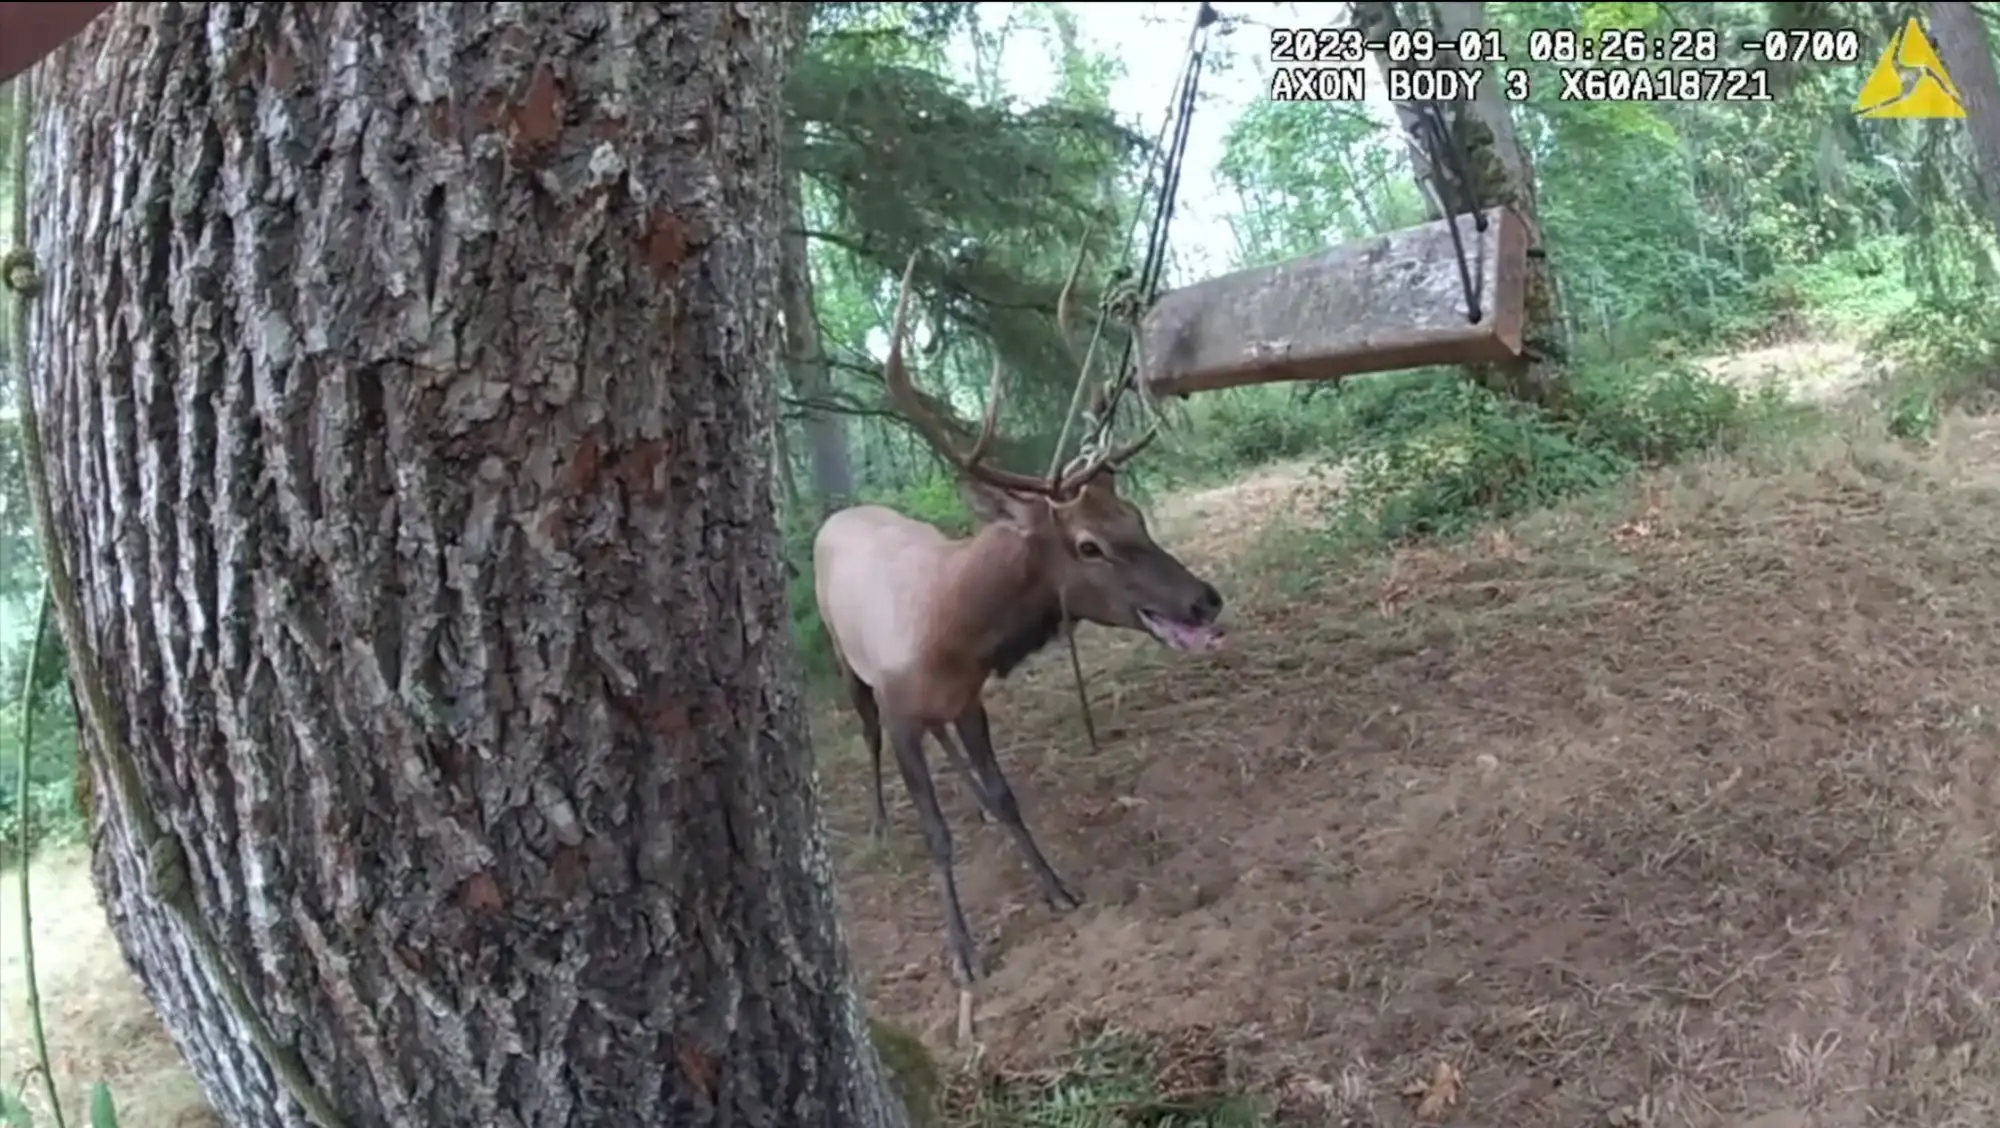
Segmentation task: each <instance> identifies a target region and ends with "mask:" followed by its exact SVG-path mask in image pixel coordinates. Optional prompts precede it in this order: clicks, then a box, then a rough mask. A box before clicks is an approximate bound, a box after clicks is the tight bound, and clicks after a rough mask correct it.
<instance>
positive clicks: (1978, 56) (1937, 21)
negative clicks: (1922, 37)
mask: <svg viewBox="0 0 2000 1128" xmlns="http://www.w3.org/2000/svg"><path fill="white" fill-rule="evenodd" d="M1924 11H1925V15H1927V16H1929V17H1930V30H1931V42H1932V44H1934V45H1935V46H1936V47H1937V53H1938V61H1939V62H1941V63H1943V64H1944V69H1945V72H1946V73H1948V74H1950V75H1951V81H1952V84H1953V85H1955V86H1957V87H1958V96H1959V100H1960V101H1961V102H1963V103H1964V105H1965V128H1966V131H1967V136H1968V138H1969V140H1970V141H1971V142H1972V155H1973V166H1974V169H1975V170H1976V174H1977V175H1976V176H1975V180H1976V181H1977V185H1978V188H1979V201H1980V206H1981V208H1982V209H1983V210H1984V211H1985V213H1986V221H1987V222H1988V223H1991V224H1993V225H1994V229H1995V230H1996V231H2000V75H1996V74H1995V71H1994V67H1993V49H1992V47H1991V46H1990V45H1989V44H1988V42H1987V39H1986V23H1985V21H1984V20H1982V19H1980V18H1979V12H1978V11H1977V10H1976V9H1974V8H1973V6H1972V5H1970V4H1957V3H1953V4H1925V5H1924Z"/></svg>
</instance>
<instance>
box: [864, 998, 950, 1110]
mask: <svg viewBox="0 0 2000 1128" xmlns="http://www.w3.org/2000/svg"><path fill="white" fill-rule="evenodd" d="M868 1038H869V1041H871V1042H873V1043H874V1045H875V1053H876V1055H877V1056H879V1057H880V1058H881V1059H882V1067H883V1068H884V1069H886V1070H888V1071H889V1084H890V1087H891V1088H892V1089H893V1090H894V1091H895V1093H896V1096H897V1097H898V1098H899V1099H901V1100H902V1102H903V1108H904V1109H905V1110H907V1111H908V1112H909V1114H910V1128H936V1125H937V1124H938V1123H939V1120H938V1117H939V1115H940V1112H941V1110H940V1108H939V1100H940V1098H941V1097H942V1096H943V1093H944V1079H943V1076H942V1075H941V1074H940V1072H939V1071H938V1065H937V1059H936V1058H935V1057H933V1056H932V1055H931V1052H930V1049H929V1048H928V1047H926V1046H925V1045H924V1043H923V1039H921V1038H918V1037H917V1036H916V1035H915V1034H912V1033H910V1032H909V1031H908V1030H905V1029H903V1028H902V1027H900V1026H897V1025H896V1024H894V1023H892V1022H886V1021H884V1020H882V1019H879V1018H871V1019H869V1020H868Z"/></svg>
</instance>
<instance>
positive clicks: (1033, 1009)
mask: <svg viewBox="0 0 2000 1128" xmlns="http://www.w3.org/2000/svg"><path fill="white" fill-rule="evenodd" d="M1978 466H1984V467H1986V469H1984V470H1978V469H1975V467H1978ZM1274 478H1284V479H1286V480H1288V481H1294V482H1296V481H1297V480H1298V475H1297V474H1296V473H1293V472H1289V471H1281V472H1279V473H1278V474H1276V475H1274ZM1260 488H1261V489H1262V496H1265V497H1266V498H1267V500H1270V501H1271V502H1272V504H1273V507H1274V508H1273V510H1266V511H1264V512H1263V513H1262V514H1261V515H1253V514H1252V513H1251V508H1252V507H1250V506H1248V505H1245V504H1240V503H1239V502H1240V498H1241V496H1242V495H1245V494H1257V493H1258V491H1259V489H1260ZM1295 498H1296V494H1295V493H1292V492H1288V491H1287V489H1285V488H1279V487H1278V486H1277V485H1274V484H1271V483H1268V482H1267V484H1266V487H1251V488H1249V489H1247V490H1239V493H1238V494H1231V495H1218V496H1217V497H1212V498H1210V499H1209V502H1208V503H1205V504H1204V503H1197V504H1195V505H1193V506H1192V507H1183V508H1182V509H1180V510H1178V511H1177V512H1179V513H1181V514H1183V515H1185V514H1186V513H1188V512H1192V511H1193V510H1199V509H1203V508H1207V509H1208V510H1210V511H1214V510H1217V509H1226V511H1227V512H1229V513H1231V514H1233V515H1234V517H1233V521H1234V523H1235V524H1236V525H1240V526H1244V527H1245V528H1250V527H1255V526H1258V525H1262V526H1263V527H1270V526H1272V525H1274V524H1280V523H1282V522H1283V521H1284V520H1285V514H1286V513H1287V512H1288V511H1289V507H1291V506H1292V505H1294V504H1295V503H1296V502H1295ZM1218 501H1226V502H1229V503H1230V504H1228V505H1226V506H1220V505H1217V504H1216V503H1217V502H1218ZM1996 502H2000V426H1994V425H1991V424H1988V423H1986V422H1984V421H1974V420H1959V421H1955V422H1954V423H1953V424H1952V425H1951V427H1950V428H1948V429H1947V432H1946V434H1945V436H1944V438H1943V440H1942V441H1941V442H1940V444H1939V447H1938V448H1937V450H1936V451H1935V452H1934V453H1932V454H1930V455H1926V456H1912V455H1909V454H1907V453H1903V452H1899V451H1898V450H1895V449H1892V448H1881V449H1878V448H1875V447H1872V446H1869V445H1867V444H1862V445H1859V446H1856V445H1852V444H1846V443H1832V444H1829V445H1828V446H1827V448H1826V449H1823V450H1820V451H1817V452H1813V453H1812V454H1811V455H1810V456H1807V455H1800V456H1797V457H1793V458H1789V459H1787V460H1786V462H1785V465H1782V466H1758V467H1744V466H1741V465H1734V464H1716V465H1711V466H1706V467H1700V468H1694V469H1688V470H1684V471H1681V472H1678V473H1677V474H1675V475H1673V476H1672V477H1671V478H1670V479H1663V480H1661V481H1659V482H1657V483H1656V484H1655V486H1654V487H1653V488H1652V489H1650V490H1649V491H1647V492H1646V493H1645V494H1644V495H1643V496H1640V497H1636V498H1634V499H1633V501H1632V502H1631V504H1630V505H1629V506H1627V507H1626V508H1625V510H1624V511H1622V512H1617V513H1608V514H1603V515H1602V516H1589V515H1586V514H1584V513H1582V512H1567V513H1557V514H1548V515H1544V516H1542V517H1540V518H1537V519H1535V520H1533V521H1530V522H1528V523H1527V524H1526V525H1525V526H1524V527H1522V528H1520V529H1519V530H1517V531H1516V532H1514V533H1511V534H1495V535H1489V536H1487V537H1485V538H1480V539H1477V540H1475V542H1473V543H1470V544H1467V545H1465V546H1463V547H1458V548H1452V549H1430V550H1419V551H1409V552H1404V553H1402V554H1399V555H1398V556H1397V557H1395V558H1394V559H1393V560H1389V561H1383V562H1379V563H1376V564H1370V565H1368V566H1366V567H1364V568H1361V569H1359V570H1351V571H1349V572H1348V573H1347V574H1346V575H1345V576H1332V577H1328V578H1327V579H1326V581H1325V582H1323V583H1322V584H1321V585H1320V586H1319V587H1318V590H1317V591H1316V592H1314V593H1313V594H1311V595H1309V596H1307V597H1305V598H1303V599H1293V600H1283V599H1279V598H1278V597H1276V596H1275V595H1273V594H1272V591H1274V590H1275V588H1272V587H1271V585H1263V584H1247V583H1246V584H1240V585H1234V586H1236V587H1237V588H1239V589H1240V590H1243V591H1248V592H1250V593H1251V594H1250V595H1248V596H1247V597H1243V598H1238V599H1236V601H1235V603H1234V607H1233V610H1232V617H1233V618H1234V621H1235V625H1234V630H1235V634H1234V646H1233V649H1232V651H1230V652H1229V653H1226V654H1222V655H1217V656H1212V657H1187V656H1179V655H1169V654H1166V653H1164V652H1163V651H1161V650H1159V649H1158V648H1156V647H1153V646H1151V645H1150V644H1147V643H1143V642H1133V641H1130V640H1127V639H1123V638H1118V637H1114V636H1112V635H1110V634H1109V633H1108V632H1098V633H1096V634H1094V635H1092V636H1091V637H1090V638H1089V644H1088V646H1087V651H1088V658H1087V660H1088V662H1089V664H1090V667H1091V669H1092V670H1093V671H1094V676H1095V678H1096V687H1095V692H1094V694H1093V700H1094V702H1095V708H1096V714H1097V721H1098V726H1099V729H1100V732H1101V733H1103V735H1104V737H1105V746H1104V748H1103V751H1102V752H1101V753H1099V754H1095V755H1094V754H1092V753H1091V751H1090V750H1089V747H1088V745H1087V744H1086V742H1085V741H1084V739H1083V736H1082V733H1081V728H1080V725H1079V723H1078V721H1077V720H1076V706H1075V702H1074V699H1073V691H1072V690H1071V689H1070V687H1069V685H1068V682H1067V664H1066V660H1065V659H1063V658H1062V656H1061V655H1060V653H1059V652H1058V653H1053V654H1050V655H1045V656H1043V657H1042V658H1040V659H1038V660H1037V662H1036V664H1035V665H1034V667H1033V668H1032V669H1031V670H1028V671H1025V672H1024V674H1023V675H1019V676H1017V679H1016V680H1015V681H1014V682H1013V683H1011V684H1007V685H1005V686H1004V687H1003V688H1002V689H1001V690H1000V691H999V692H998V693H997V694H995V710H994V711H995V731H996V734H997V738H998V741H999V743H1000V745H1001V750H1002V755H1003V758H1004V760H1005V762H1006V763H1007V765H1008V767H1009V771H1010V775H1011V777H1012V779H1013V780H1014V782H1015V783H1016V785H1017V790H1018V791H1019V792H1020V793H1021V795H1022V801H1023V804H1024V807H1025V808H1026V810H1027V813H1028V818H1029V820H1030V822H1031V825H1032V826H1033V827H1034V828H1035V829H1036V831H1037V833H1038V836H1039V837H1040V839H1041V841H1042V843H1043V845H1044V847H1045V849H1046V850H1047V851H1048V852H1049V854H1050V856H1051V859H1052V860H1053V861H1054V862H1055V863H1056V864H1057V866H1058V867H1059V868H1061V869H1063V870H1064V871H1065V873H1066V874H1067V875H1068V876H1069V877H1070V878H1071V879H1072V882H1073V883H1075V884H1079V885H1080V886H1081V887H1082V888H1083V889H1084V891H1085V893H1086V895H1087V897H1088V899H1089V903H1088V904H1087V905H1086V906H1085V907H1084V908H1083V909H1081V910H1079V911H1077V912H1075V913H1073V914H1069V915H1063V916H1059V915H1056V914H1053V913H1051V912H1050V911H1048V910H1047V909H1046V908H1044V907H1043V906H1042V905H1041V903H1040V901H1039V900H1038V898H1036V896H1035V895H1034V892H1033V889H1032V886H1031V884H1030V882H1029V880H1028V879H1027V876H1026V874H1025V871H1024V870H1023V868H1022V866H1021V865H1020V864H1019V863H1018V861H1017V860H1016V857H1015V855H1014V854H1013V852H1012V849H1011V846H1010V845H1009V844H1008V843H1007V841H1006V840H1005V838H1004V836H1003V835H1002V834H1001V833H1000V832H999V831H998V830H997V829H995V828H992V827H983V826H979V825H977V824H975V823H974V821H973V820H972V818H971V817H970V813H971V804H970V800H969V798H968V797H966V796H965V795H963V794H962V793H961V791H960V790H959V789H957V788H955V787H952V786H950V785H947V786H946V789H945V790H946V794H947V796H948V799H947V802H948V804H950V805H952V807H953V815H952V817H953V820H954V829H955V833H956V835H957V838H958V842H959V856H960V863H959V874H960V878H961V882H962V887H963V894H964V898H965V903H966V906H967V910H968V913H969V915H970V916H971V917H972V918H973V920H974V921H975V928H978V929H983V930H984V933H985V935H984V940H985V942H986V943H987V944H988V945H990V949H989V951H990V952H991V954H992V958H993V959H994V961H995V963H996V966H995V968H994V969H993V972H992V975H991V978H990V981H989V982H988V983H987V984H986V986H985V988H984V992H983V996H982V1004H981V1005H982V1017H983V1027H982V1037H983V1039H984V1044H985V1048H986V1050H987V1052H988V1054H989V1060H995V1061H1002V1062H1016V1063H1034V1062H1038V1061H1041V1060H1044V1059H1046V1058H1047V1057H1048V1056H1049V1055H1051V1054H1053V1053H1055V1052H1057V1051H1058V1050H1059V1049H1060V1048H1061V1047H1062V1046H1064V1045H1065V1044H1066V1043H1067V1042H1068V1041H1069V1039H1070V1037H1071V1034H1072V1030H1073V1028H1074V1026H1075V1025H1076V1024H1077V1023H1079V1022H1082V1021H1111V1022H1115V1023H1119V1024H1122V1025H1126V1026H1130V1027H1138V1028H1143V1029H1156V1030H1162V1031H1167V1030H1173V1029H1177V1028H1180V1027H1184V1026H1189V1025H1198V1024H1209V1025H1213V1026H1215V1027H1217V1028H1219V1029H1221V1030H1223V1031H1225V1032H1226V1035H1227V1036H1228V1037H1229V1038H1230V1039H1231V1040H1232V1042H1233V1043H1234V1046H1235V1050H1236V1053H1237V1055H1238V1058H1239V1061H1238V1064H1239V1066H1240V1067H1241V1068H1242V1069H1243V1070H1245V1071H1246V1073H1247V1074H1249V1075H1250V1076H1252V1077H1255V1078H1256V1079H1258V1080H1259V1081H1260V1082H1261V1083H1262V1084H1264V1085H1268V1086H1270V1087H1272V1088H1273V1089H1276V1090H1278V1091H1281V1092H1284V1093H1286V1094H1289V1096H1288V1098H1287V1099H1288V1102H1289V1107H1290V1109H1291V1112H1292V1113H1293V1115H1294V1116H1295V1118H1296V1122H1297V1123H1302V1124H1316V1123H1329V1124H1334V1123H1346V1124H1356V1125H1366V1124H1406V1123H1415V1121H1414V1119H1413V1114H1412V1113H1411V1111H1410V1110H1411V1102H1410V1101H1409V1100H1408V1099H1407V1098H1406V1097H1405V1096H1403V1095H1402V1094H1403V1091H1404V1089H1405V1088H1406V1086H1408V1085H1409V1084H1410V1083H1411V1082H1412V1081H1413V1080H1415V1079H1418V1078H1421V1077H1427V1076H1429V1075H1430V1074H1431V1073H1432V1071H1433V1070H1434V1069H1435V1067H1436V1064H1437V1062H1439V1061H1440V1060H1443V1061H1448V1062H1450V1063H1451V1064H1452V1065H1453V1066H1454V1067H1455V1068H1457V1069H1458V1070H1460V1071H1462V1073H1463V1077H1464V1080H1465V1089H1464V1091H1463V1093H1462V1094H1461V1098H1462V1099H1461V1103H1460V1104H1459V1105H1458V1106H1457V1107H1456V1108H1455V1109H1454V1111H1453V1112H1452V1113H1451V1117H1450V1120H1449V1122H1450V1123H1454V1124H1466V1125H1491V1126H1495V1128H1498V1126H1502V1125H1505V1126H1514V1125H1521V1124H1564V1125H1571V1124H1574V1125H1586V1124H1590V1125H1596V1124H1612V1125H1626V1126H1631V1128H1641V1126H1646V1125H1654V1124H1658V1125H1667V1124H1673V1125H1684V1124H1685V1125H1715V1126H1723V1125H1729V1126H1739V1125H1741V1126H1748V1125H1763V1126H1766V1128H1769V1126H1775V1125H1816V1126H1820V1125H1823V1126H1847V1125H1853V1126H1856V1128H1859V1126H1861V1125H1875V1124H1910V1125H1919V1124H1921V1125H1924V1126H1926V1128H1944V1126H1947V1125H1958V1124H1965V1125H1970V1124H1973V1123H1975V1122H1981V1123H1990V1122H1991V1121H1992V1119H1993V1117H1994V1116H1995V1114H2000V1097H1996V1094H2000V1060H1995V1059H1994V1058H1993V1056H1992V1055H1993V1053H1994V1051H1996V1050H2000V1040H1996V1031H2000V1027H1996V1025H1995V1022H1996V1015H1995V1013H1994V1011H1993V1007H1994V1005H1995V1003H1994V1000H1996V999H2000V943H1996V940H1995V915H1996V909H2000V893H1996V886H1995V875H1996V873H2000V844H1996V841H1995V838H1994V836H1993V834H1992V831H1991V828H1992V827H1993V826H1994V825H1996V823H2000V733H1996V729H1995V724H1994V717H1995V708H1996V707H1995V704H1994V701H1993V689H1992V687H1993V686H1994V685H1995V684H2000V629H1997V628H1996V625H1995V621H1994V618H1993V615H1992V612H1991V608H1992V607H1993V606H1994V605H1995V604H1996V602H2000V569H1996V564H2000V516H1996V514H2000V505H1996ZM1210 520H1213V517H1212V516H1211V518H1210ZM1196 539H1197V540H1204V542H1205V543H1204V544H1202V545H1200V546H1198V547H1197V548H1195V549H1192V550H1190V555H1193V556H1195V557H1197V559H1201V560H1202V562H1203V563H1204V564H1206V565H1208V566H1210V567H1215V568H1226V567H1227V566H1228V565H1229V559H1230V558H1229V556H1228V553H1232V552H1240V551H1241V550H1242V548H1243V546H1244V545H1245V544H1246V543H1248V541H1249V540H1250V539H1251V537H1250V535H1249V534H1246V533H1244V532H1243V530H1242V529H1238V530H1236V531H1234V532H1229V533H1226V534H1225V533H1219V532H1217V531H1215V530H1214V529H1210V530H1209V531H1207V532H1206V533H1204V534H1203V537H1201V538H1196ZM1218 548H1220V549H1223V550H1225V551H1224V554H1223V555H1221V556H1206V557H1204V556H1202V553H1203V552H1211V551H1215V550H1217V549H1218ZM1266 589H1270V590H1266ZM820 748H821V750H822V751H821V754H822V756H823V757H825V758H826V766H825V769H824V771H823V778H824V779H825V780H826V781H827V785H828V787H829V788H830V789H831V790H832V792H833V798H832V810H833V816H832V817H833V819H834V823H835V829H836V831H837V833H838V834H839V837H840V840H841V842H842V844H843V845H844V847H846V848H847V850H846V852H844V854H843V864H842V870H843V872H842V880H843V887H844V893H845V895H846V897H847V903H848V917H849V921H850V923H849V935H850V937H851V938H852V940H853V941H854V943H855V945H856V948H857V950H858V952H859V953H860V957H861V959H862V962H863V964H864V966H865V967H866V968H867V970H868V973H869V975H870V980H871V987H872V993H873V995H874V998H875V1003H876V1005H877V1007H878V1008H881V1009H882V1010H884V1011H885V1012H887V1013H889V1014H890V1015H892V1016H894V1017H898V1018H900V1019H902V1020H904V1021H907V1022H909V1023H911V1024H912V1025H914V1026H916V1027H917V1028H918V1029H920V1030H922V1031H924V1032H926V1033H927V1034H928V1035H929V1036H930V1037H932V1038H934V1039H936V1040H937V1041H938V1042H939V1043H940V1044H943V1043H946V1042H948V1041H949V1038H950V1030H951V1019H952V1017H953V1014H954V1007H953V1000H954V997H955V996H954V992H953V989H952V987H951V985H950V983H949V980H948V977H947V976H946V974H945V972H944V969H943V963H942V960H941V958H940V955H939V953H940V941H939V935H940V934H939V930H938V915H937V907H936V904H935V900H934V897H933V893H932V888H931V884H930V879H929V876H928V871H927V869H926V865H925V861H924V853H923V848H922V845H921V842H920V840H919V838H918V836H917V835H916V833H915V819H914V815H913V813H911V812H910V811H909V810H908V808H907V804H906V802H905V801H904V800H902V797H901V796H898V797H897V802H898V804H899V807H898V811H897V814H896V828H897V829H896V833H895V834H894V836H893V837H892V839H891V841H890V843H889V845H888V846H887V847H886V848H885V851H886V856H878V855H877V854H875V853H874V852H872V851H870V850H868V849H865V848H863V847H861V846H860V845H859V844H860V843H861V842H863V841H864V840H865V839H864V838H863V837H862V834H861V832H862V829H863V827H864V823H865V820H864V819H863V817H862V812H863V811H864V809H865V807H864V804H863V802H862V799H861V791H860V789H859V786H858V785H859V783H860V781H861V780H862V778H863V773H861V772H859V771H857V770H855V769H856V767H857V765H856V762H855V760H856V758H857V757H858V752H859V749H858V741H857V740H856V739H855V738H854V737H853V735H852V732H851V730H848V729H846V728H837V729H833V730H830V731H826V732H824V733H823V734H822V741H821V744H820Z"/></svg>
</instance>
